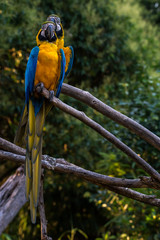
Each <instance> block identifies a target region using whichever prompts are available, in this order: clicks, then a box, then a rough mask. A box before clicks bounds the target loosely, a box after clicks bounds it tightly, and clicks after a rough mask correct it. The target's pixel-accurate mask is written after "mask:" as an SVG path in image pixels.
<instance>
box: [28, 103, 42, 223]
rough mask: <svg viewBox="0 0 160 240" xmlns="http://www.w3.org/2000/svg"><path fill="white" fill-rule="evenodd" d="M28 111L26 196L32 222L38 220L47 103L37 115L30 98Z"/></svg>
mask: <svg viewBox="0 0 160 240" xmlns="http://www.w3.org/2000/svg"><path fill="white" fill-rule="evenodd" d="M28 109H29V113H28V141H27V152H26V198H27V199H29V198H30V211H31V220H32V223H35V222H36V209H37V206H38V200H39V189H40V178H41V158H42V132H43V126H44V120H45V103H44V104H43V105H42V107H41V109H40V111H39V112H38V113H37V115H36V116H35V111H34V106H33V103H32V101H31V100H29V108H28Z"/></svg>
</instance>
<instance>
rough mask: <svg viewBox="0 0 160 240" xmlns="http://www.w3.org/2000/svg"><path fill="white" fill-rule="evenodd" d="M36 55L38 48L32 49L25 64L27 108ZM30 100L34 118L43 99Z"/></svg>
mask: <svg viewBox="0 0 160 240" xmlns="http://www.w3.org/2000/svg"><path fill="white" fill-rule="evenodd" d="M38 54H39V47H37V46H36V47H34V48H33V49H32V51H31V53H30V56H29V59H28V62H27V67H26V72H25V102H26V104H27V107H28V103H29V97H30V95H31V93H32V92H33V88H34V80H35V74H36V68H37V60H38ZM31 99H32V102H33V106H34V110H35V116H36V115H37V113H38V112H39V110H40V108H41V106H42V104H43V98H35V97H33V96H32V97H31Z"/></svg>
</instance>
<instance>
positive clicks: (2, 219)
mask: <svg viewBox="0 0 160 240" xmlns="http://www.w3.org/2000/svg"><path fill="white" fill-rule="evenodd" d="M24 185H25V177H24V174H23V168H22V167H19V168H18V169H17V171H16V173H15V174H14V175H12V176H11V177H9V178H8V179H7V181H6V182H5V183H4V184H3V185H2V186H1V187H0V235H1V233H2V232H3V231H4V229H5V228H6V227H7V226H8V224H9V223H10V222H11V221H12V220H13V218H14V217H15V216H16V215H17V213H18V212H19V210H20V209H21V208H22V207H23V205H24V204H25V203H26V201H27V200H26V197H25V187H24Z"/></svg>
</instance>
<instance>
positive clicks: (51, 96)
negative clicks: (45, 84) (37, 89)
mask: <svg viewBox="0 0 160 240" xmlns="http://www.w3.org/2000/svg"><path fill="white" fill-rule="evenodd" d="M53 97H54V91H53V90H52V91H49V101H50V102H52V100H53Z"/></svg>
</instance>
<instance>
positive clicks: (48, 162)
mask: <svg viewBox="0 0 160 240" xmlns="http://www.w3.org/2000/svg"><path fill="white" fill-rule="evenodd" d="M0 159H4V160H11V161H16V162H19V163H24V162H25V156H21V155H17V154H14V153H9V152H5V151H0ZM42 166H43V167H45V168H48V169H51V170H54V171H55V172H61V173H68V174H73V175H74V176H76V177H80V178H81V179H85V180H86V181H89V182H91V183H94V184H97V185H101V186H103V187H107V188H108V186H110V187H112V186H113V187H129V188H146V187H149V188H154V189H160V184H158V183H157V182H156V181H154V180H153V179H152V178H149V177H140V179H121V178H115V177H109V176H106V175H102V174H99V173H95V172H92V171H89V170H85V169H83V168H81V167H78V166H76V165H74V164H71V163H68V162H67V161H65V160H63V159H60V160H59V159H56V158H52V157H49V156H48V155H43V160H42Z"/></svg>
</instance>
